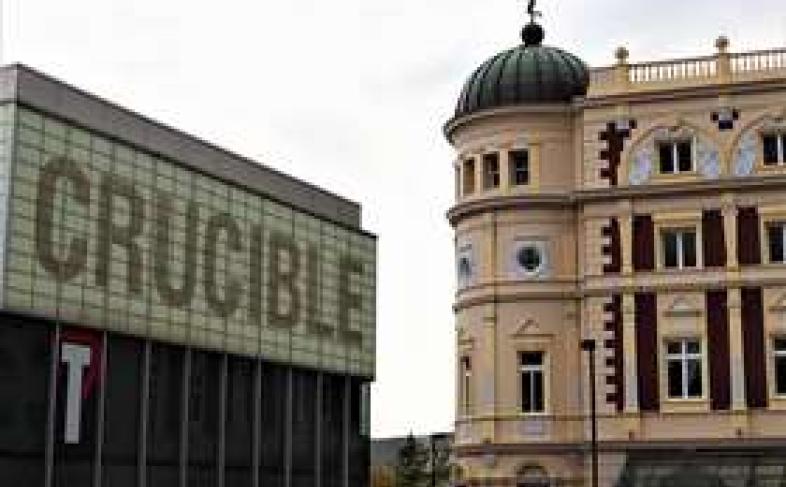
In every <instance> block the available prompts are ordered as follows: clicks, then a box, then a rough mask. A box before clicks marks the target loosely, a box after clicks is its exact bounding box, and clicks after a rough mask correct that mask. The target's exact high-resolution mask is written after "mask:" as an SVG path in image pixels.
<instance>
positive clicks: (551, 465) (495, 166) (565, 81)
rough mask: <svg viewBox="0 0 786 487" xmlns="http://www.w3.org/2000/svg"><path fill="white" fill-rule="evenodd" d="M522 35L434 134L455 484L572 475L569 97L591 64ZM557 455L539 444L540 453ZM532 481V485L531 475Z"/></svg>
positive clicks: (574, 289)
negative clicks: (442, 202)
mask: <svg viewBox="0 0 786 487" xmlns="http://www.w3.org/2000/svg"><path fill="white" fill-rule="evenodd" d="M530 13H531V14H533V15H532V21H531V22H530V23H529V24H527V25H526V26H525V27H524V29H523V30H522V36H521V37H522V43H521V44H519V45H518V46H516V47H513V48H512V49H508V50H505V51H502V52H500V53H499V54H496V55H495V56H493V57H491V58H490V59H489V60H487V61H486V62H484V63H483V64H482V65H481V66H480V67H479V68H477V70H475V72H474V73H473V74H472V76H470V78H469V80H468V81H467V82H466V84H465V86H464V89H463V90H462V92H461V95H460V97H459V100H458V105H457V107H456V111H455V115H454V117H453V118H452V119H451V120H450V121H448V122H447V124H446V126H445V134H446V136H447V138H448V140H449V141H450V143H451V144H452V145H453V147H454V148H455V150H456V152H457V154H458V156H457V158H456V161H455V181H456V204H455V205H454V206H453V207H452V208H451V210H450V211H449V215H448V216H449V220H450V223H451V224H452V226H453V227H454V228H455V244H456V259H457V260H456V262H457V273H458V291H457V294H456V302H455V312H456V329H457V340H458V343H457V365H458V370H457V387H456V391H457V401H456V403H457V411H456V453H457V459H458V463H459V465H460V468H459V469H458V472H459V473H458V477H459V478H458V481H457V485H469V484H471V483H472V482H478V481H481V480H482V481H483V482H487V483H484V484H483V485H517V484H516V482H529V481H531V482H535V483H534V484H531V485H547V484H542V482H543V481H546V479H554V478H558V477H560V478H561V477H565V478H575V477H580V476H581V471H582V468H583V462H584V458H583V456H582V455H580V454H578V455H577V454H574V453H571V454H568V455H566V454H565V453H564V452H563V451H561V450H559V446H560V445H565V444H566V443H570V442H577V443H582V442H583V441H584V425H583V423H582V422H581V421H568V420H566V419H565V418H571V417H573V418H577V417H581V415H582V414H583V411H584V409H583V406H582V399H581V384H580V382H581V381H580V380H578V377H580V370H582V367H581V364H580V360H581V352H580V349H579V346H580V341H581V336H582V333H581V301H580V298H579V297H578V296H579V293H578V284H577V283H578V274H579V271H578V269H579V253H578V238H579V237H578V235H577V233H578V228H579V225H578V221H577V220H578V216H577V215H578V213H577V211H576V207H575V204H574V202H573V200H572V198H571V195H572V193H573V191H574V190H575V189H576V187H577V185H579V184H580V177H581V170H580V169H581V165H580V162H577V161H581V157H580V156H579V155H580V153H581V145H582V139H581V137H582V132H581V121H580V118H579V116H578V115H577V113H578V111H577V109H576V108H575V106H576V104H575V102H576V100H577V99H581V98H582V97H583V96H585V95H586V93H587V88H588V85H589V70H588V68H587V66H586V65H585V64H584V62H582V61H581V60H580V59H579V58H577V57H576V56H574V55H572V54H570V53H568V52H565V51H563V50H562V49H559V48H556V47H551V46H547V45H544V44H543V40H544V30H543V28H542V27H541V26H539V25H538V24H536V23H535V22H534V18H535V15H534V12H530ZM550 451H551V452H554V453H551V454H550V453H549V452H550ZM539 482H541V483H539Z"/></svg>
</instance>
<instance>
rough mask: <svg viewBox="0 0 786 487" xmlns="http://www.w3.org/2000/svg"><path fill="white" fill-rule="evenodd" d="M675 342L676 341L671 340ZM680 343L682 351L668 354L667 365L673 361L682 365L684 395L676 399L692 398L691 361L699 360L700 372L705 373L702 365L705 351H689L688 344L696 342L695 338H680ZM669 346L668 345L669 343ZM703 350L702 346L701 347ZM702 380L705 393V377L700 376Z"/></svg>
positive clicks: (681, 374)
mask: <svg viewBox="0 0 786 487" xmlns="http://www.w3.org/2000/svg"><path fill="white" fill-rule="evenodd" d="M671 343H675V342H671ZM676 343H679V344H680V351H679V352H678V353H671V354H666V364H667V366H668V365H669V364H671V363H672V362H677V363H678V364H679V365H680V376H681V379H682V384H681V386H682V387H681V389H682V391H681V392H682V395H681V396H680V397H676V398H675V399H692V398H693V397H692V396H691V395H690V388H689V385H688V383H689V379H690V367H689V365H690V362H697V364H698V366H699V370H700V372H701V373H702V374H703V373H704V372H703V370H702V369H703V367H702V355H703V352H701V351H700V352H698V353H689V352H688V344H689V343H695V342H694V341H693V340H680V341H679V342H676ZM667 346H668V345H667ZM699 347H701V343H699ZM699 350H701V348H699ZM700 380H701V382H702V387H701V389H702V394H703V393H704V378H703V377H700Z"/></svg>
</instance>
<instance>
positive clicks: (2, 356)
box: [0, 316, 52, 487]
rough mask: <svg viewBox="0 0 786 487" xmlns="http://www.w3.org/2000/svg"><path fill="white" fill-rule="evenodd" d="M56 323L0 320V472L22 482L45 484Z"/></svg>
mask: <svg viewBox="0 0 786 487" xmlns="http://www.w3.org/2000/svg"><path fill="white" fill-rule="evenodd" d="M50 329H51V327H50V326H48V325H44V324H40V323H37V322H34V321H31V320H20V319H17V318H14V317H11V316H3V320H2V322H0V384H2V385H1V386H0V472H2V474H3V477H4V478H5V479H13V482H12V484H13V485H14V486H19V487H38V486H40V485H43V484H44V469H43V465H44V450H45V445H44V438H45V436H46V433H45V430H46V412H47V395H48V394H47V391H48V389H49V364H50V360H51V357H50V351H51V340H52V337H51V335H50Z"/></svg>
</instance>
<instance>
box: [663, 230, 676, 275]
mask: <svg viewBox="0 0 786 487" xmlns="http://www.w3.org/2000/svg"><path fill="white" fill-rule="evenodd" d="M678 265H679V261H678V260H677V234H675V233H673V232H666V233H664V234H663V266H664V267H668V268H673V267H677V266H678Z"/></svg>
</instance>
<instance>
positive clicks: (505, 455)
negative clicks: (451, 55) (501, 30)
mask: <svg viewBox="0 0 786 487" xmlns="http://www.w3.org/2000/svg"><path fill="white" fill-rule="evenodd" d="M721 58H722V56H721ZM721 61H723V59H721ZM628 69H630V70H633V71H635V70H637V69H639V68H638V67H630V68H628V67H626V66H623V67H622V68H620V67H617V68H611V70H608V72H607V73H606V74H604V75H603V76H606V77H605V78H601V75H600V74H598V73H594V74H593V79H602V81H603V82H604V83H607V84H604V85H603V86H602V88H597V89H593V88H592V87H591V89H590V95H589V96H588V97H587V98H586V99H584V100H578V101H576V102H575V103H573V104H567V105H565V106H517V107H509V108H501V109H493V110H486V111H484V112H481V113H478V114H474V115H470V116H467V117H465V118H464V119H462V120H459V121H457V122H453V123H452V125H451V126H450V129H449V138H450V140H451V142H452V143H453V145H454V147H455V148H456V152H457V161H456V164H455V167H456V170H457V174H456V181H457V185H460V182H461V181H463V178H464V175H463V173H462V171H463V170H464V166H463V164H462V162H463V161H464V160H466V159H468V158H475V159H476V163H475V168H476V174H475V186H476V191H475V192H474V193H473V194H471V195H465V194H463V193H462V192H461V191H460V188H457V191H456V198H457V200H456V205H455V206H454V208H452V209H451V211H450V213H449V218H450V220H451V223H452V224H453V225H454V227H455V231H456V253H457V258H460V257H461V256H464V255H467V256H469V257H470V258H471V259H472V260H473V271H474V273H473V275H472V277H471V278H470V279H465V280H463V281H461V280H460V282H459V286H458V289H457V294H456V302H455V309H456V327H457V353H458V354H459V356H467V357H471V358H472V363H473V371H472V381H473V385H472V392H473V397H472V404H473V407H472V409H471V411H469V413H468V414H464V411H462V410H461V409H460V408H457V421H456V445H457V458H458V461H459V462H460V464H461V465H462V466H463V467H464V471H465V474H466V478H467V479H470V480H475V481H477V482H482V481H489V485H514V484H513V483H512V482H513V479H514V478H515V475H516V471H517V470H518V469H519V468H521V467H522V466H525V465H530V464H532V465H540V466H542V467H543V468H545V469H546V470H547V471H548V472H549V473H550V474H552V475H555V476H559V477H563V478H567V479H578V483H577V484H576V485H581V481H582V479H586V478H587V477H588V457H587V456H585V455H584V454H583V453H581V452H582V451H584V449H585V448H586V442H587V441H588V438H589V421H588V419H587V414H588V411H589V403H590V398H589V397H588V390H589V378H588V377H587V358H586V354H585V353H584V352H581V351H580V350H579V342H580V340H581V339H583V338H594V339H595V340H596V343H597V347H598V349H597V355H596V359H597V374H596V376H595V377H594V380H595V381H596V386H597V397H596V399H597V404H598V413H599V419H598V421H599V434H600V439H601V442H602V443H601V445H602V448H606V447H604V445H611V446H608V448H607V449H604V450H603V451H602V456H601V460H602V462H601V463H602V475H601V478H602V479H615V478H616V476H618V475H619V472H620V469H621V468H622V465H624V463H625V449H626V448H628V447H631V448H633V447H636V448H641V447H646V446H647V445H650V444H652V442H660V443H661V444H668V443H669V442H673V443H674V444H680V445H688V446H689V445H709V446H710V447H712V446H715V447H721V446H724V445H729V444H733V442H734V441H736V440H761V439H784V438H786V416H783V414H786V398H783V397H776V396H775V393H774V389H773V388H772V384H773V374H774V370H773V360H772V350H771V346H772V338H773V337H780V336H786V267H784V266H783V265H781V264H769V263H767V262H765V263H763V264H762V265H760V266H752V267H740V266H739V265H738V264H737V242H736V239H737V236H736V217H737V208H738V207H744V206H757V207H758V208H759V209H760V214H761V229H760V231H761V235H760V236H761V241H762V256H766V255H767V252H766V250H767V249H766V246H765V242H766V238H765V237H766V234H765V229H766V225H767V223H768V222H771V221H784V220H786V191H784V189H786V166H780V167H777V168H772V167H764V165H763V163H762V160H761V153H762V150H761V149H762V148H761V143H760V141H759V135H760V133H761V132H762V131H767V130H771V129H774V128H775V129H786V125H784V119H785V118H786V98H785V97H784V96H785V95H786V73H780V72H779V73H780V74H778V76H777V77H775V78H774V79H770V80H769V81H768V82H767V83H766V84H764V83H761V82H760V80H761V77H760V76H757V77H754V78H750V79H748V78H745V79H746V80H747V81H746V82H745V83H741V82H740V83H736V82H734V81H733V80H734V79H740V78H734V76H732V75H731V74H729V75H728V76H726V75H723V76H721V77H719V78H717V79H715V78H713V79H712V80H709V79H708V80H705V79H700V80H694V81H695V86H693V87H691V86H692V85H690V83H687V82H686V81H685V80H681V81H679V82H676V81H675V82H673V83H671V82H665V81H663V82H662V83H661V82H658V83H660V84H658V83H655V82H653V83H649V84H646V83H640V84H636V83H632V82H630V83H629V82H627V81H625V82H624V83H623V82H622V80H623V78H620V73H623V74H624V73H627V72H628V71H627V70H628ZM724 69H725V68H724ZM729 69H731V68H729ZM721 71H722V70H721ZM722 72H725V71H722ZM729 73H731V71H729ZM735 76H736V75H735ZM719 80H720V81H722V82H719ZM710 81H712V82H710ZM685 83H687V84H685ZM724 109H734V110H736V111H738V118H737V120H735V121H734V128H733V129H732V130H720V129H719V127H718V124H717V122H715V121H713V120H712V114H713V112H718V111H721V110H724ZM631 120H634V121H635V129H633V130H631V133H630V137H629V138H627V139H626V140H625V142H624V146H623V147H624V149H623V151H622V153H621V155H620V166H619V172H618V181H619V183H618V186H617V187H611V186H610V184H609V180H608V179H605V178H602V177H601V171H602V170H603V169H604V168H607V167H608V163H607V161H605V160H603V159H602V158H601V152H602V151H604V150H606V149H607V142H605V141H602V140H601V139H600V133H601V132H603V131H605V130H607V128H608V124H609V123H612V122H621V121H626V122H629V121H631ZM673 137H689V138H691V139H692V140H693V141H694V142H695V144H694V146H695V148H696V149H695V150H696V154H695V158H696V160H697V165H696V168H695V171H693V172H692V173H690V174H681V175H678V176H661V175H659V174H657V157H656V156H655V157H654V156H653V155H652V154H650V161H649V162H650V164H651V166H650V169H651V170H650V172H649V173H648V172H647V171H644V170H642V168H643V167H644V168H646V164H643V163H642V161H644V162H646V156H647V150H649V151H651V152H652V151H653V150H654V148H655V145H654V144H655V142H656V141H657V140H661V139H670V138H673ZM520 148H526V149H528V150H529V151H530V164H531V174H532V175H531V184H530V185H527V186H522V187H512V186H511V185H510V184H509V182H510V179H509V176H510V175H509V172H508V164H507V151H509V150H511V149H520ZM488 152H498V153H499V154H500V173H501V186H500V188H498V189H494V190H491V191H484V190H483V189H482V187H483V185H482V161H481V159H480V157H481V156H482V154H484V153H488ZM709 209H714V210H721V212H722V215H723V222H724V230H725V237H726V252H727V256H728V262H727V266H726V267H725V268H721V269H717V268H705V267H704V266H703V261H704V256H703V255H702V254H703V249H702V245H701V243H702V231H703V229H702V226H701V221H702V212H703V211H704V210H709ZM636 214H648V215H652V217H653V221H654V225H655V244H656V249H658V250H657V252H656V268H655V270H654V271H652V272H645V273H637V272H634V270H633V267H632V252H631V249H632V245H633V240H632V238H633V235H632V224H633V216H634V215H636ZM612 218H616V219H617V220H618V222H619V224H620V239H621V247H622V255H621V267H622V269H621V272H620V273H617V274H605V273H604V266H605V265H606V264H609V263H610V257H609V256H608V255H604V252H603V248H604V247H606V246H608V245H610V243H611V242H610V239H609V237H608V236H604V234H603V233H604V230H603V229H604V228H605V227H608V226H609V225H610V222H611V219H612ZM675 227H676V228H684V227H694V228H695V229H696V232H697V260H698V267H697V268H696V269H684V270H679V271H675V270H670V269H664V268H663V264H662V261H663V256H662V255H661V250H660V248H661V245H660V234H661V233H662V231H663V230H664V229H669V228H675ZM522 241H526V242H539V243H541V244H542V245H543V248H544V249H545V251H546V254H547V256H548V259H547V260H548V262H547V265H546V266H545V268H544V270H543V272H540V273H538V275H535V276H527V275H523V274H522V273H521V272H520V270H518V269H517V268H516V262H515V254H516V250H517V245H519V243H520V242H522ZM467 249H469V250H467ZM745 286H759V287H762V288H763V297H764V313H765V315H764V321H765V337H766V339H767V344H766V346H765V350H766V353H767V373H768V384H769V387H770V391H769V396H770V397H769V399H770V407H769V408H768V409H765V410H750V409H748V408H747V407H746V405H745V390H744V380H745V370H744V364H743V356H742V336H743V333H744V326H745V325H744V323H742V318H741V303H740V288H742V287H745ZM719 288H726V289H728V308H729V341H730V360H731V365H730V367H731V377H730V380H731V395H732V408H731V410H730V411H722V412H719V411H710V400H709V375H708V374H709V363H708V356H709V355H708V353H707V346H708V336H707V310H706V303H705V300H706V291H707V290H709V289H719ZM643 291H647V292H655V293H656V294H657V313H658V354H659V356H658V367H659V374H660V376H659V378H660V389H661V390H660V403H661V409H660V411H658V412H641V411H640V409H639V404H638V391H637V370H636V368H637V363H636V353H637V350H636V338H635V306H634V295H635V293H637V292H643ZM613 295H619V296H620V299H621V303H622V309H621V310H620V311H621V316H622V323H621V326H622V336H614V332H612V331H609V330H607V329H606V323H607V322H609V321H611V320H612V318H613V317H612V315H611V313H609V312H608V307H609V305H610V304H611V303H612V296H613ZM670 338H698V339H700V340H701V341H702V345H703V346H702V349H703V361H704V362H703V367H702V370H703V374H704V380H703V389H704V392H705V394H704V397H702V398H699V399H696V400H672V399H669V398H668V394H667V389H666V384H667V380H666V367H665V365H666V364H665V348H664V347H665V342H666V340H668V339H670ZM611 340H619V341H621V343H622V348H623V350H624V364H623V365H624V370H623V371H622V374H623V376H624V382H625V384H624V389H623V390H624V392H625V394H624V396H625V402H624V410H623V411H622V412H618V411H617V409H616V404H614V403H611V402H608V400H607V399H608V396H609V395H610V394H613V393H614V392H615V391H616V389H617V388H616V386H614V385H612V384H610V383H609V382H610V381H609V380H608V377H610V376H613V375H614V373H615V371H614V369H613V368H612V367H610V366H609V365H607V359H611V358H612V357H613V350H612V349H610V348H607V346H606V345H607V344H606V342H607V341H611ZM530 350H532V351H543V352H545V354H546V370H547V382H546V384H547V385H546V389H547V394H546V396H547V406H546V412H545V413H544V414H542V415H535V416H526V415H523V414H521V413H520V393H521V392H520V387H521V386H520V384H519V375H518V353H519V352H522V351H530ZM456 375H457V390H460V387H459V385H460V384H459V380H460V377H459V374H458V373H457V374H456ZM458 402H459V401H457V404H458ZM612 446H613V448H612ZM489 479H490V480H489ZM609 482H610V481H609ZM603 485H605V484H603ZM608 485H612V483H609V484H608Z"/></svg>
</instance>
